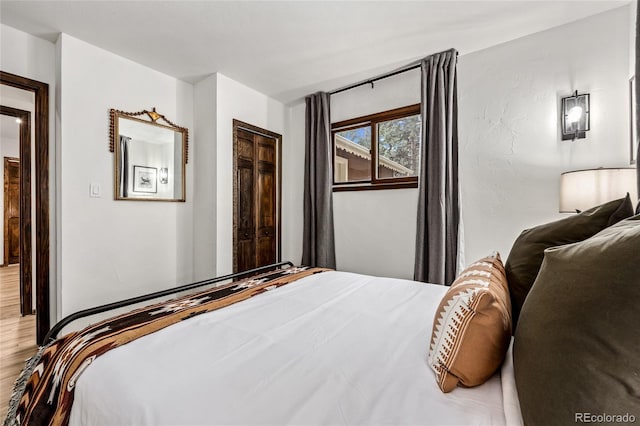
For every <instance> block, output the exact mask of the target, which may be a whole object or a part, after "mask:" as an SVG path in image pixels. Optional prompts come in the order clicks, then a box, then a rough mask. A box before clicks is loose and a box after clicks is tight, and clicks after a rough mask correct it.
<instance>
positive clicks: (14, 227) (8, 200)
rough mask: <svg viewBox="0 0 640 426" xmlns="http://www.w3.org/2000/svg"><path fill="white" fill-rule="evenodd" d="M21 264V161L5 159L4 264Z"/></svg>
mask: <svg viewBox="0 0 640 426" xmlns="http://www.w3.org/2000/svg"><path fill="white" fill-rule="evenodd" d="M19 262H20V160H18V159H17V158H9V157H5V158H4V264H5V265H11V264H14V263H19Z"/></svg>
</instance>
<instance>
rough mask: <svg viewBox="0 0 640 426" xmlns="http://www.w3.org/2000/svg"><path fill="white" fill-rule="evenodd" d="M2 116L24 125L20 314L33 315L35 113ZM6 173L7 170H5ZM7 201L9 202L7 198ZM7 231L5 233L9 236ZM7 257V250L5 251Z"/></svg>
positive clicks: (7, 111)
mask: <svg viewBox="0 0 640 426" xmlns="http://www.w3.org/2000/svg"><path fill="white" fill-rule="evenodd" d="M0 114H2V115H8V116H10V117H16V118H19V119H20V120H21V123H20V135H19V138H20V159H19V161H20V314H21V315H30V314H31V313H32V311H33V308H32V306H33V302H32V300H33V299H32V293H31V292H32V282H33V281H32V280H33V277H32V275H33V273H32V271H33V263H32V259H31V113H30V112H29V111H24V110H21V109H17V108H11V107H8V106H4V105H0ZM5 170H6V169H5ZM5 199H6V198H5ZM6 232H7V230H6V229H5V233H6ZM5 253H7V249H6V247H5Z"/></svg>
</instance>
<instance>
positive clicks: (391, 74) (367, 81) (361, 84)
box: [329, 9, 640, 95]
mask: <svg viewBox="0 0 640 426" xmlns="http://www.w3.org/2000/svg"><path fill="white" fill-rule="evenodd" d="M639 10H640V9H639ZM448 51H454V52H456V56H458V51H457V50H455V49H449V50H445V51H443V52H442V53H444V52H448ZM421 66H422V61H419V62H418V63H416V64H413V65H409V66H407V67H406V68H401V69H399V70H395V71H391V72H389V73H387V74H382V75H379V76H377V77H374V78H370V79H369V80H365V81H361V82H360V83H355V84H352V85H351V86H347V87H343V88H341V89H336V90H334V91H332V92H329V95H335V94H336V93H340V92H346V91H347V90H351V89H355V88H356V87H360V86H364V85H365V84H370V85H371V87H372V88H373V82H374V81H378V80H382V79H385V78H388V77H393V76H394V75H398V74H402V73H403V72H407V71H411V70H415V69H416V68H420V67H421Z"/></svg>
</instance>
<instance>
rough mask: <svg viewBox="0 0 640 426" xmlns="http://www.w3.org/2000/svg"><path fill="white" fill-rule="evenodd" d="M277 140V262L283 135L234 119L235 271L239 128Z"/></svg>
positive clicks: (278, 253)
mask: <svg viewBox="0 0 640 426" xmlns="http://www.w3.org/2000/svg"><path fill="white" fill-rule="evenodd" d="M239 129H241V130H244V131H247V132H250V133H254V134H257V135H260V136H263V137H266V138H269V139H273V140H274V141H275V146H276V167H275V169H276V262H280V259H281V257H282V226H281V225H282V214H281V212H282V135H281V134H279V133H275V132H272V131H270V130H267V129H263V128H261V127H258V126H254V125H253V124H249V123H245V122H243V121H240V120H237V119H235V118H234V119H233V230H232V232H233V243H232V244H233V272H238V241H237V233H238V223H237V220H236V218H237V213H238V130H239ZM256 161H257V160H256Z"/></svg>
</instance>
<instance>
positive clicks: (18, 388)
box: [4, 346, 46, 426]
mask: <svg viewBox="0 0 640 426" xmlns="http://www.w3.org/2000/svg"><path fill="white" fill-rule="evenodd" d="M45 349H46V346H40V347H39V348H38V352H37V353H36V354H35V355H34V356H32V357H31V358H29V359H27V360H26V361H25V364H24V368H23V369H22V372H21V373H20V376H18V379H17V380H16V382H15V384H14V385H13V393H12V394H11V399H10V400H9V410H8V411H7V418H6V419H5V420H4V426H18V421H17V419H16V412H17V411H18V405H19V404H20V399H21V398H22V394H23V393H24V389H25V388H26V386H27V382H28V381H29V378H30V377H31V374H32V373H33V370H35V368H36V366H37V365H38V363H39V362H40V358H42V353H43V352H44V350H45Z"/></svg>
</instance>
